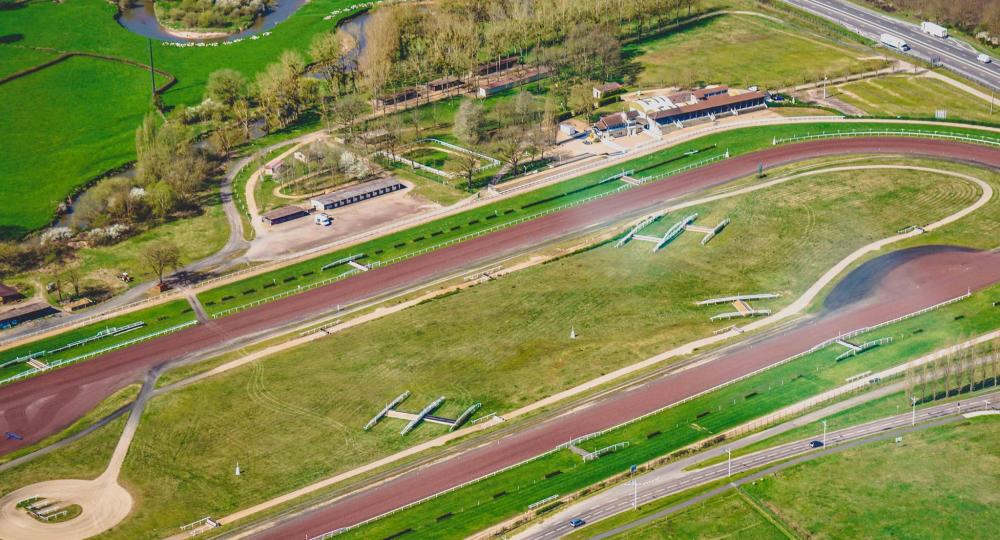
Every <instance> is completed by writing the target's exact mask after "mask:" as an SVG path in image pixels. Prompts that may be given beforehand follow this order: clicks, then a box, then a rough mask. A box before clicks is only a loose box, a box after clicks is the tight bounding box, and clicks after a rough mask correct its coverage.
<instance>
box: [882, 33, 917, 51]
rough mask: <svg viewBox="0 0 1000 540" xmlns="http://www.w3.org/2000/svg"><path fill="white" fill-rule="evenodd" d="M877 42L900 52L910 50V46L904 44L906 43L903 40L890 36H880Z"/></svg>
mask: <svg viewBox="0 0 1000 540" xmlns="http://www.w3.org/2000/svg"><path fill="white" fill-rule="evenodd" d="M879 41H881V42H882V44H883V45H885V46H886V47H892V48H893V49H898V50H900V51H908V50H910V46H909V45H907V44H906V41H905V40H904V39H903V38H901V37H896V36H894V35H892V34H882V35H881V36H880V37H879Z"/></svg>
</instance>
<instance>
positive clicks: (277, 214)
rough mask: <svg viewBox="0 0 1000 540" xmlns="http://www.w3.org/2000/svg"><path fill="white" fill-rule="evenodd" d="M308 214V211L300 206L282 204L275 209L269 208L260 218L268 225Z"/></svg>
mask: <svg viewBox="0 0 1000 540" xmlns="http://www.w3.org/2000/svg"><path fill="white" fill-rule="evenodd" d="M308 215H309V212H307V211H306V210H305V209H303V208H302V207H301V206H284V207H282V208H278V209H277V210H271V211H270V212H267V213H265V214H262V215H261V216H260V219H261V220H262V221H263V222H264V223H267V224H268V225H277V224H279V223H285V222H288V221H292V220H293V219H299V218H301V217H305V216H308Z"/></svg>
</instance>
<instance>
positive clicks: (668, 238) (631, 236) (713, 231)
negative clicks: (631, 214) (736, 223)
mask: <svg viewBox="0 0 1000 540" xmlns="http://www.w3.org/2000/svg"><path fill="white" fill-rule="evenodd" d="M662 216H663V214H654V215H652V216H649V217H647V218H645V219H643V220H642V221H640V222H639V223H638V224H636V225H635V226H634V227H632V228H631V229H629V231H628V232H627V233H625V236H623V237H621V239H619V240H618V242H616V243H615V247H616V248H620V247H622V246H624V245H625V244H627V243H629V242H631V241H632V240H639V241H642V242H649V243H651V244H654V247H653V252H654V253H655V252H657V251H659V250H661V249H663V248H664V246H666V245H667V244H669V243H670V242H672V241H674V239H676V238H677V237H678V236H680V235H681V233H683V232H684V231H693V232H699V233H702V234H704V235H705V236H704V237H702V239H701V245H703V246H704V245H705V244H707V243H709V242H710V241H711V240H712V239H713V238H715V237H716V236H718V235H719V233H721V232H722V230H723V229H725V228H726V227H727V226H728V225H729V224H730V222H731V220H730V219H729V218H728V217H727V218H725V219H723V220H722V221H720V222H719V223H718V224H717V225H716V226H715V227H702V226H699V225H695V224H694V222H695V220H696V219H698V214H697V213H694V214H691V215H689V216H687V217H685V218H684V219H682V220H680V221H678V222H677V223H674V224H673V226H671V227H670V229H669V230H668V231H667V232H666V234H664V235H663V236H650V235H646V234H639V233H640V232H641V231H642V230H643V229H644V228H646V227H648V226H649V225H651V224H652V223H653V222H654V221H656V220H658V219H659V218H661V217H662Z"/></svg>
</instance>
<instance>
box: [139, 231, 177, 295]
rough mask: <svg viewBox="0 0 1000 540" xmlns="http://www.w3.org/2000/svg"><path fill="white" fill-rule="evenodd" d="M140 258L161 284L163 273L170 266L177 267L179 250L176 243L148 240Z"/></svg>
mask: <svg viewBox="0 0 1000 540" xmlns="http://www.w3.org/2000/svg"><path fill="white" fill-rule="evenodd" d="M142 259H143V260H144V261H145V262H146V265H148V266H149V268H150V270H152V271H153V273H154V274H156V279H157V282H158V284H159V285H160V286H161V287H162V286H163V273H164V272H165V271H166V270H167V269H170V268H177V267H178V266H179V265H180V262H181V252H180V249H179V248H178V247H177V245H176V244H174V243H173V242H170V241H168V240H157V241H155V242H150V244H149V245H147V246H146V247H145V248H144V249H143V250H142Z"/></svg>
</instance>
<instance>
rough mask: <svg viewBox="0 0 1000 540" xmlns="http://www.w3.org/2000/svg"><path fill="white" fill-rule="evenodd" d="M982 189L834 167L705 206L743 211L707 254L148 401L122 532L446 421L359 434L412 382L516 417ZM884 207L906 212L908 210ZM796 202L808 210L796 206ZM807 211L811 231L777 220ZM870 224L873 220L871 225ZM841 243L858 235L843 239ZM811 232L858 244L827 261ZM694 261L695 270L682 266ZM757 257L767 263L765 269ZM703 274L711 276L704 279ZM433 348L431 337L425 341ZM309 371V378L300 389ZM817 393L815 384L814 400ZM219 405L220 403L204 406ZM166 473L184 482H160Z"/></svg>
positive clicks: (424, 396) (400, 328)
mask: <svg viewBox="0 0 1000 540" xmlns="http://www.w3.org/2000/svg"><path fill="white" fill-rule="evenodd" d="M904 176H905V178H904ZM932 185H937V186H939V187H938V188H931V186H932ZM921 186H922V187H925V188H928V189H918V188H919V187H921ZM852 187H854V188H858V189H859V190H860V191H861V192H863V193H865V195H864V196H861V195H859V194H858V192H857V191H855V190H853V189H852ZM944 194H949V195H947V196H942V195H944ZM972 197H973V194H972V193H966V192H964V190H963V189H962V188H961V187H960V186H959V185H958V184H956V183H955V182H954V181H949V180H947V179H943V178H936V177H934V176H933V175H924V174H920V175H903V176H896V177H893V175H887V174H884V173H879V174H870V175H854V176H853V177H848V176H846V175H838V174H832V175H828V176H824V177H822V178H815V179H812V180H809V181H804V182H801V183H798V182H792V183H789V184H786V185H784V186H782V187H780V188H775V189H774V190H771V191H770V192H769V193H766V194H761V195H759V196H754V197H741V198H734V199H731V200H729V201H723V202H720V203H718V204H717V205H716V206H717V208H715V209H712V210H711V211H708V210H707V209H705V210H706V212H707V213H706V215H708V216H713V217H718V216H721V215H722V213H723V212H725V213H726V214H728V215H732V216H734V225H732V226H731V227H732V229H730V230H728V231H727V232H726V233H725V234H728V235H729V236H728V237H727V236H721V237H720V238H718V239H717V240H716V242H718V243H714V242H713V244H711V245H710V246H711V247H710V248H702V247H701V246H699V245H698V242H697V238H696V237H694V236H686V237H682V238H681V239H680V241H678V242H677V243H675V244H674V245H672V246H671V247H670V248H668V249H667V250H666V251H664V252H662V253H659V254H657V255H655V256H654V255H652V254H650V253H648V247H644V246H643V245H638V244H636V245H633V246H629V247H628V248H625V249H618V250H616V249H614V248H612V247H611V246H604V247H601V248H598V249H594V250H590V251H587V252H585V253H582V254H579V255H575V256H572V257H569V258H566V259H561V260H559V261H556V262H553V263H549V264H546V265H542V266H540V267H536V268H533V269H529V270H525V271H522V272H519V273H517V274H514V275H511V276H508V277H506V278H503V279H501V280H499V281H496V282H492V283H490V284H487V285H482V286H478V287H474V288H472V289H469V290H466V291H463V292H461V293H459V294H457V295H452V296H448V297H446V298H442V299H439V300H435V301H432V302H428V303H425V304H422V305H420V306H417V307H414V308H411V309H408V310H405V311H403V312H400V313H398V314H394V315H392V316H389V317H386V318H383V319H380V320H376V321H373V322H370V323H366V324H365V325H363V326H361V327H358V328H355V329H352V330H349V331H345V332H343V333H340V334H337V335H335V336H333V337H331V338H329V339H324V340H321V341H318V342H316V343H315V344H312V345H309V346H306V347H302V348H298V349H295V350H292V351H289V352H287V353H284V354H281V355H280V356H277V357H274V358H271V359H269V360H267V361H266V362H262V363H258V364H254V365H252V366H248V367H246V368H242V369H238V370H235V371H232V372H230V373H227V374H224V375H221V376H219V377H216V378H213V379H210V380H207V381H205V382H203V383H199V384H196V385H194V386H191V387H189V388H186V389H183V390H180V391H177V392H171V393H170V394H167V395H165V396H163V397H160V398H157V399H155V400H154V401H153V402H152V403H151V404H150V406H149V409H148V410H147V413H146V415H145V416H144V420H143V424H142V425H141V426H140V429H139V434H138V436H137V439H136V443H135V444H136V445H137V446H136V448H137V449H139V450H137V451H136V452H135V453H134V454H130V458H129V461H128V463H127V465H126V474H127V477H128V478H129V482H130V485H133V486H136V489H138V490H140V491H141V493H142V498H143V499H144V500H146V501H147V506H148V507H149V510H148V512H144V513H143V514H141V515H140V516H138V517H137V518H136V520H135V521H134V522H130V523H131V524H130V525H127V526H125V527H123V528H122V531H123V532H122V534H124V535H127V534H130V532H132V533H134V532H135V531H137V530H160V531H164V530H166V529H169V528H170V527H175V526H176V525H177V524H178V523H182V522H184V521H185V520H186V519H187V518H188V517H189V516H190V515H193V514H196V513H203V512H205V511H208V510H210V512H211V513H213V514H224V513H226V512H227V511H229V510H232V509H234V508H236V507H239V506H245V505H248V504H251V503H253V502H255V501H259V500H260V499H262V498H265V497H267V496H270V495H275V494H278V493H281V492H284V491H287V490H289V489H291V488H293V487H295V486H299V485H303V484H305V483H308V482H310V481H314V480H317V479H319V478H322V477H325V476H327V475H329V474H332V473H334V472H336V471H341V470H345V469H347V468H349V467H351V466H356V465H359V464H362V463H365V462H368V461H371V460H373V459H375V458H377V457H379V456H382V455H386V454H388V453H391V452H393V451H397V450H400V449H402V448H405V447H407V446H409V445H411V444H413V443H414V442H417V441H421V440H426V439H427V438H430V437H433V436H435V435H438V434H441V433H443V428H440V427H438V426H432V425H427V426H423V427H421V428H420V429H419V430H417V431H416V432H415V433H414V434H413V435H411V436H409V437H407V438H406V439H402V438H400V437H399V435H398V429H399V426H396V425H394V424H393V423H390V422H387V423H383V424H381V425H379V426H378V427H377V428H375V429H374V430H373V431H372V432H369V433H364V432H362V431H361V430H360V426H361V425H363V424H364V423H365V421H367V420H368V417H370V415H371V414H374V412H375V411H377V409H378V407H379V406H380V404H383V403H382V402H383V401H385V400H387V399H391V398H392V397H394V396H395V395H397V394H398V393H399V392H401V391H403V390H406V389H409V390H411V391H412V392H413V397H411V398H410V402H409V403H408V404H407V405H406V407H405V408H404V409H405V410H409V409H418V408H419V407H421V406H422V405H423V404H424V403H426V402H428V401H430V400H431V399H433V398H434V397H437V396H439V395H446V396H447V397H448V401H447V402H446V405H445V407H443V408H442V409H441V411H440V414H442V415H444V416H448V415H457V414H458V413H459V412H461V411H462V410H463V409H464V408H465V407H467V406H468V405H469V404H471V403H472V402H473V401H480V402H482V403H483V404H484V407H483V409H482V413H484V414H485V413H489V412H493V411H497V412H500V413H502V412H503V411H507V410H511V409H513V408H516V407H517V406H520V405H524V404H526V403H530V402H532V401H534V400H536V399H538V398H540V397H542V396H545V395H550V394H551V393H554V392H556V391H558V390H560V389H563V388H566V387H568V386H572V385H574V384H578V383H580V382H583V381H585V380H588V379H590V378H592V377H594V376H597V375H599V374H601V373H605V372H607V371H609V370H611V369H614V368H616V367H619V366H621V365H625V364H628V363H631V362H634V361H636V360H638V359H641V358H644V357H646V356H648V355H650V354H653V353H655V352H658V351H660V350H663V349H664V348H666V347H669V346H670V345H674V344H677V343H680V342H682V341H687V340H689V339H690V338H691V337H692V336H702V335H707V334H708V333H709V332H710V330H711V329H713V328H715V327H717V326H718V323H710V322H709V321H708V320H707V317H708V314H709V313H707V312H705V311H704V310H699V309H696V308H694V307H692V306H691V301H692V300H694V299H696V298H700V297H701V296H703V295H709V294H714V293H716V292H718V291H719V289H718V285H713V284H712V283H716V284H717V283H720V282H728V283H731V284H732V283H744V281H742V280H745V278H741V277H740V276H744V275H749V274H751V273H754V272H757V273H758V277H757V279H759V280H761V281H759V282H758V283H757V284H756V285H757V286H774V287H778V288H780V289H781V290H786V289H785V288H786V287H787V288H788V289H792V290H801V289H802V288H804V287H805V286H806V283H807V281H809V280H810V279H814V276H815V275H818V274H819V273H820V272H821V270H822V269H823V268H825V267H827V266H829V265H830V264H832V262H831V261H832V260H833V259H834V258H837V257H838V256H842V254H843V253H846V252H847V251H849V250H850V249H853V247H852V246H851V245H846V244H854V243H857V244H861V243H863V242H866V241H868V238H869V237H876V236H880V235H881V234H884V233H885V232H886V231H889V230H892V228H893V227H898V223H896V222H897V221H900V220H903V219H907V217H906V215H907V214H909V213H910V212H913V211H914V209H915V208H924V209H929V208H931V207H936V206H942V208H941V209H940V210H935V211H934V212H942V213H945V212H947V209H948V208H951V207H958V206H961V205H963V204H964V203H966V202H968V200H969V199H970V198H972ZM873 200H874V201H889V200H892V201H895V203H893V204H888V203H887V206H883V207H881V208H879V209H876V208H875V206H873V205H868V204H867V202H869V201H873ZM786 201H787V202H786ZM855 204H861V206H865V207H866V208H867V210H866V209H864V208H858V209H857V211H856V212H855V213H854V216H853V217H852V218H850V219H846V218H844V217H843V214H840V213H839V212H838V211H837V210H836V208H837V207H841V208H842V207H844V206H848V207H852V208H853V207H854V205H855ZM803 206H805V207H807V208H808V209H803V208H802V207H803ZM888 208H894V209H896V210H895V212H898V213H896V214H895V217H893V215H894V212H893V211H889V210H888ZM764 209H768V210H764ZM797 213H799V215H801V216H802V218H795V217H793V215H796V214H797ZM837 216H840V217H839V218H838V217H837ZM865 216H867V217H865ZM802 219H806V220H808V221H810V222H811V223H812V224H813V226H812V227H801V226H793V225H787V226H785V227H779V225H778V222H779V221H782V220H787V221H789V222H791V223H794V222H796V221H799V222H801V221H802ZM831 220H833V221H835V222H837V224H838V225H840V226H832V223H831ZM876 222H878V223H880V224H879V225H874V223H876ZM851 223H854V225H851ZM737 224H741V225H737ZM864 224H867V226H868V227H869V228H870V230H869V231H867V232H866V231H864V230H862V229H863V227H864V226H865V225H864ZM752 225H753V226H765V227H772V226H773V227H778V228H780V230H781V231H782V235H783V236H785V237H787V240H784V241H782V242H780V243H778V244H775V245H773V247H770V248H767V247H765V244H769V243H771V242H770V240H768V239H765V238H763V237H760V238H757V239H756V240H754V239H753V238H752V237H749V236H748V235H746V234H745V231H747V230H749V229H748V228H749V227H751V226H752ZM872 227H874V228H872ZM741 231H744V234H741ZM833 237H837V238H848V237H850V238H853V239H854V240H852V241H851V242H848V243H845V242H841V241H837V242H834V238H833ZM803 242H810V243H811V242H815V243H816V244H817V245H827V244H828V243H838V244H845V245H843V246H842V247H840V248H838V249H834V250H829V251H830V252H829V253H827V254H825V255H818V254H816V253H817V250H812V249H809V250H806V248H804V247H802V246H803V245H804V244H803ZM755 252H756V253H760V254H761V257H763V256H765V255H764V254H766V256H767V257H771V258H772V259H773V258H775V257H778V258H780V260H793V259H794V260H799V261H801V262H800V263H799V264H797V265H795V270H794V271H793V272H789V273H788V274H786V273H785V272H783V271H781V270H779V269H778V268H777V267H772V268H771V269H770V270H767V269H765V268H763V267H762V266H763V263H762V261H763V259H762V258H761V259H758V258H756V257H749V258H748V257H747V256H746V254H747V253H755ZM841 252H843V253H841ZM806 253H808V255H807V254H806ZM740 254H743V255H740ZM739 258H743V259H747V265H743V266H740V267H739V268H731V269H730V270H723V271H722V274H721V275H715V274H714V273H713V272H712V271H709V270H708V268H710V267H711V266H712V265H713V261H722V260H733V259H739ZM826 258H829V259H830V260H827V259H826ZM681 260H687V261H692V262H693V264H691V266H690V268H687V269H685V270H681V271H679V270H678V269H679V268H682V267H681V266H680V265H679V261H681ZM754 260H756V261H757V264H759V265H761V266H753V265H754ZM705 275H713V279H712V280H708V281H706V280H705V279H704V276H705ZM810 276H812V277H810ZM734 286H735V285H734ZM651 314H653V316H650V315H651ZM525 321H530V322H531V324H524V323H525ZM570 321H572V324H574V325H575V327H576V329H577V332H578V333H579V339H577V340H575V341H572V342H570V341H569V340H568V339H565V335H566V332H568V328H567V326H568V325H569V324H570ZM428 342H433V343H435V344H436V345H435V347H434V348H433V349H428V348H427V347H426V346H425V344H426V343H428ZM373 359H378V360H377V361H375V362H373ZM305 373H308V375H307V378H308V380H309V381H310V383H309V384H304V383H303V381H304V379H303V374H305ZM484 373H490V376H489V377H484V376H483V374H484ZM837 376H838V377H839V376H840V375H839V374H838V375H837ZM359 381H365V383H364V384H359ZM499 381H504V382H503V383H502V384H501V383H500V382H499ZM814 388H815V385H814V384H808V385H803V386H802V389H803V395H807V393H808V392H810V391H812V390H813V389H814ZM209 402H210V403H214V404H215V406H213V407H210V408H205V407H195V408H194V409H192V404H196V403H209ZM758 403H764V404H766V403H768V402H767V401H766V400H764V399H761V400H758ZM754 413H755V411H753V410H748V413H747V414H754ZM250 433H253V435H252V436H251V435H250ZM691 436H699V434H698V433H696V432H692V433H691ZM333 441H336V442H333ZM317 448H325V450H324V451H321V452H317V451H316V449H317ZM167 455H169V456H171V457H170V459H165V456H167ZM233 459H239V461H240V463H241V464H242V465H244V466H245V467H246V468H247V470H248V471H254V472H253V473H250V474H247V475H244V476H243V477H241V478H240V479H239V483H236V482H235V481H233V479H232V478H231V474H229V468H230V465H229V461H231V460H233ZM545 463H547V462H543V464H545ZM545 466H548V465H545ZM167 484H169V485H170V489H162V486H164V485H167ZM168 508H169V510H166V509H168ZM512 508H513V507H512Z"/></svg>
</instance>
